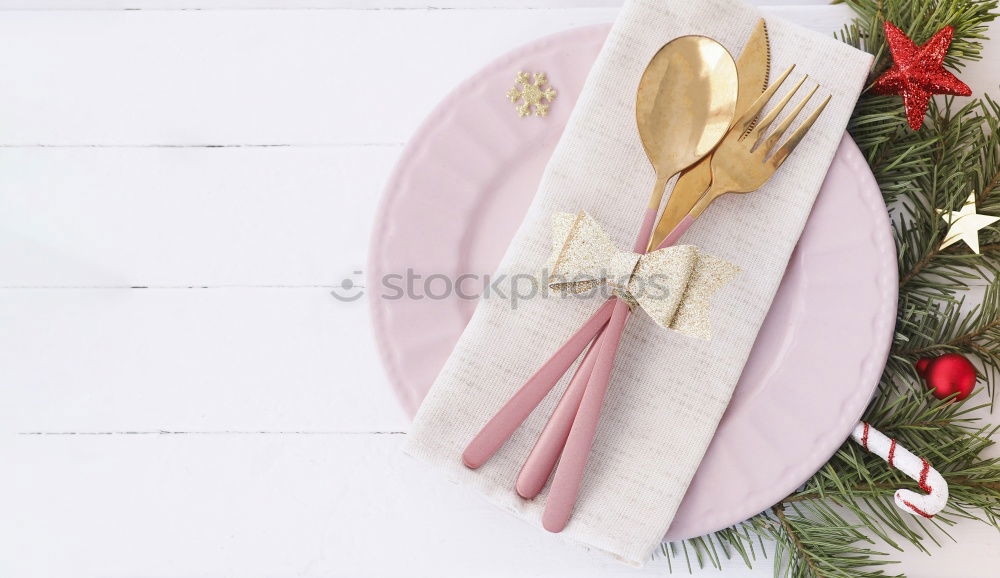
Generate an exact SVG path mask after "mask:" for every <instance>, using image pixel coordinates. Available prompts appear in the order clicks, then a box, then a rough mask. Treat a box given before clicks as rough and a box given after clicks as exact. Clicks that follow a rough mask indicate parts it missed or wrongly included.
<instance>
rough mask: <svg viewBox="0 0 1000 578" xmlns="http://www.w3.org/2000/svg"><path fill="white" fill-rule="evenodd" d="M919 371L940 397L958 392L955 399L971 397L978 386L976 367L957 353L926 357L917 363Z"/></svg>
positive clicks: (935, 394)
mask: <svg viewBox="0 0 1000 578" xmlns="http://www.w3.org/2000/svg"><path fill="white" fill-rule="evenodd" d="M915 365H916V368H917V373H918V374H920V376H921V377H923V378H924V381H925V382H926V383H927V387H929V388H930V389H931V390H932V391H933V394H934V397H936V398H938V399H945V398H947V397H948V396H950V395H952V394H955V393H957V394H958V395H957V396H956V397H955V399H965V398H967V397H969V394H971V393H972V390H973V389H975V387H976V367H975V366H974V365H972V362H971V361H969V360H968V359H966V358H965V357H963V356H962V355H959V354H957V353H946V354H944V355H940V356H938V357H933V358H928V357H925V358H923V359H921V360H919V361H917V363H916V364H915Z"/></svg>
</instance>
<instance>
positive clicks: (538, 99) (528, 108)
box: [507, 72, 556, 118]
mask: <svg viewBox="0 0 1000 578" xmlns="http://www.w3.org/2000/svg"><path fill="white" fill-rule="evenodd" d="M548 81H549V80H548V78H547V77H546V76H545V73H544V72H536V73H534V74H533V75H529V74H528V73H527V72H518V73H517V74H516V75H515V76H514V82H515V83H516V85H515V86H514V87H512V88H511V89H510V90H508V91H507V98H509V99H510V101H511V102H513V103H514V108H515V109H516V110H517V115H518V116H520V117H521V118H524V117H526V116H528V115H529V114H531V113H532V112H534V113H535V116H545V115H547V114H548V113H549V104H550V103H551V102H552V101H553V100H555V98H556V91H555V90H553V89H552V87H551V86H546V84H547V83H548ZM518 101H520V102H518ZM543 101H544V102H543Z"/></svg>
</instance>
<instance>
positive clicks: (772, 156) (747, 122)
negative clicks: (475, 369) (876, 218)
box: [542, 65, 830, 532]
mask: <svg viewBox="0 0 1000 578" xmlns="http://www.w3.org/2000/svg"><path fill="white" fill-rule="evenodd" d="M793 68H794V65H793V66H791V67H789V68H788V70H786V71H785V72H784V73H783V74H782V75H781V76H780V77H779V78H778V79H777V80H775V82H774V83H773V84H772V85H771V86H769V87H768V89H767V90H765V91H764V93H763V94H761V95H760V96H759V97H758V98H757V100H755V101H754V103H753V104H752V105H750V108H748V109H747V110H746V111H745V112H744V113H743V116H741V117H740V118H739V120H737V121H736V123H735V124H734V125H733V126H732V127H731V128H730V129H729V132H728V133H726V136H724V137H723V139H722V142H721V143H720V144H719V146H718V148H717V149H716V150H715V154H714V156H713V157H712V184H711V185H710V186H709V188H708V190H706V191H705V192H704V193H703V194H702V195H701V197H700V198H699V199H698V201H697V202H696V203H695V205H694V207H693V208H692V209H691V211H689V212H688V214H687V215H686V216H685V217H684V218H683V219H681V221H680V223H678V224H677V226H676V227H675V228H674V230H673V231H671V232H670V234H669V235H667V237H666V238H665V239H664V240H663V241H662V242H661V243H660V245H659V247H658V248H663V247H668V246H670V245H673V244H674V243H675V242H676V241H677V239H678V238H680V236H681V235H683V234H684V232H685V231H686V230H687V229H688V228H689V227H690V226H691V223H693V222H694V221H695V219H697V218H698V217H699V216H700V215H701V214H702V213H703V212H704V211H705V209H706V208H708V206H709V205H710V204H712V202H713V201H715V199H718V198H719V197H721V196H722V195H725V194H727V193H749V192H751V191H755V190H757V189H758V188H760V187H761V185H763V184H764V183H765V182H767V180H768V179H769V178H771V176H773V175H774V173H775V171H777V170H778V167H779V166H781V164H782V163H783V162H784V161H785V159H787V158H788V155H789V154H791V152H792V150H793V149H794V148H795V147H796V146H797V145H798V144H799V142H800V141H801V140H802V137H804V136H805V134H806V133H807V132H808V131H809V129H810V128H812V126H813V124H814V123H815V122H816V119H817V118H819V115H820V114H821V113H822V112H823V109H824V108H825V107H826V105H827V103H828V102H829V101H830V97H827V98H826V99H825V100H824V101H823V102H822V104H820V105H819V106H818V107H817V108H816V110H814V111H813V112H812V114H810V115H809V117H808V118H806V120H804V121H803V122H802V124H801V125H800V126H799V127H798V128H797V129H795V131H794V132H793V133H792V134H791V136H790V137H789V138H788V140H787V141H785V143H784V144H782V145H781V146H780V147H777V146H776V145H777V144H778V141H780V140H781V137H782V136H783V135H784V133H785V132H787V130H788V129H789V127H791V125H792V123H793V122H794V121H795V118H796V117H797V116H798V115H799V113H801V112H802V109H803V108H805V106H806V104H807V103H808V102H809V99H811V98H812V96H813V94H815V93H816V90H817V89H818V88H819V86H816V87H815V88H813V89H812V90H811V91H810V92H809V94H808V95H806V97H805V98H803V99H802V101H801V102H799V104H797V105H796V106H795V108H794V109H792V111H791V112H790V113H789V114H788V116H787V117H786V118H785V119H784V120H782V122H781V123H780V124H779V125H778V126H777V128H775V130H774V132H773V133H771V134H770V135H767V136H766V137H765V132H766V131H767V129H768V128H769V127H770V126H771V124H773V123H774V121H775V120H776V119H777V118H778V116H779V115H780V114H781V111H782V110H783V109H784V108H785V106H786V105H787V104H788V103H789V101H790V100H791V99H792V96H794V94H795V92H796V91H797V90H798V89H799V87H801V86H802V84H803V82H805V80H806V78H805V77H803V78H802V80H800V81H799V82H798V83H796V85H795V86H794V87H793V88H792V89H791V90H790V91H789V92H788V94H786V95H785V96H784V97H783V98H782V99H781V100H780V101H779V102H778V104H777V105H776V106H775V107H774V109H773V110H772V111H770V112H769V113H768V114H767V115H766V116H765V117H764V118H762V119H761V120H760V121H759V122H758V123H757V125H756V126H754V127H753V128H752V129H751V124H752V123H753V120H754V118H756V117H757V116H758V115H759V114H760V112H761V110H763V108H764V106H765V105H766V104H767V103H768V101H769V100H770V99H771V97H772V96H774V93H775V92H777V90H778V88H779V87H780V86H781V84H782V83H783V82H784V81H785V79H786V78H788V75H789V74H790V73H791V72H792V69H793ZM629 313H630V309H629V307H628V305H627V304H625V302H624V301H618V302H617V303H616V304H615V309H614V312H613V313H612V315H611V319H610V320H609V321H608V325H607V327H606V328H605V329H604V333H603V334H602V335H601V336H599V337H598V338H597V339H598V341H597V342H595V344H594V346H593V347H599V350H598V353H597V358H596V360H595V361H594V365H593V368H592V373H591V375H590V380H589V381H588V382H587V383H586V385H582V384H581V386H582V387H584V388H585V390H584V392H583V394H582V398H581V399H580V402H579V403H580V405H579V409H578V410H577V411H576V416H575V417H574V419H573V423H572V427H571V429H570V431H569V434H568V437H567V438H566V445H565V447H564V448H563V451H562V454H561V456H560V459H559V465H558V466H557V467H556V472H555V476H554V477H553V480H552V487H551V489H550V491H549V497H548V501H547V502H546V504H545V511H544V512H543V514H542V526H543V527H544V528H545V529H547V530H549V531H550V532H560V531H562V529H563V528H564V527H565V526H566V523H567V522H568V521H569V518H570V515H571V514H572V512H573V507H574V505H575V504H576V498H577V496H578V495H579V491H580V483H581V482H582V480H583V473H584V470H585V469H586V465H587V458H588V454H589V453H590V448H591V445H592V444H593V438H594V433H595V432H596V430H597V423H598V420H599V419H600V411H601V405H602V404H603V402H604V395H605V393H606V392H607V389H608V382H609V380H610V378H611V370H612V368H613V366H614V360H615V356H616V354H617V352H618V344H619V342H620V341H621V336H622V332H623V331H624V329H625V323H626V322H627V321H628V317H629ZM570 387H573V384H572V383H571V384H570ZM578 387H580V386H578Z"/></svg>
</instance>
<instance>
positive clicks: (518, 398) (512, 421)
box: [462, 36, 738, 468]
mask: <svg viewBox="0 0 1000 578" xmlns="http://www.w3.org/2000/svg"><path fill="white" fill-rule="evenodd" d="M737 87H738V79H737V73H736V63H735V61H734V60H733V57H732V55H730V54H729V51H727V50H726V49H725V47H723V46H722V45H721V44H719V43H718V42H716V41H715V40H712V39H711V38H707V37H704V36H681V37H679V38H675V39H674V40H672V41H670V42H668V43H667V44H666V45H664V46H663V48H661V49H660V50H659V52H657V53H656V55H655V56H653V59H652V60H651V61H650V63H649V64H648V65H647V67H646V70H645V71H644V72H643V75H642V79H641V80H640V82H639V89H638V92H637V96H636V122H637V124H638V128H639V136H640V138H641V140H642V145H643V148H644V149H645V150H646V154H647V155H648V156H649V159H650V161H651V163H652V164H653V168H654V169H655V171H656V184H655V186H654V188H653V191H652V193H651V194H650V200H649V204H648V206H647V209H646V213H645V215H644V217H643V223H642V226H641V227H640V234H639V238H638V239H637V240H636V244H635V247H636V248H635V251H636V252H639V251H642V250H643V249H645V247H646V245H647V244H648V242H649V237H650V235H651V234H652V231H653V226H654V224H655V221H656V215H657V214H658V213H659V209H660V202H661V201H662V199H663V193H664V189H665V188H666V185H667V182H668V181H669V180H670V179H671V178H672V177H673V176H674V175H676V174H677V173H679V172H681V171H682V170H684V169H685V168H687V167H689V166H691V165H693V164H695V163H696V162H698V161H699V160H701V159H702V158H703V157H704V156H706V155H707V154H708V153H710V152H711V151H712V149H714V148H715V146H716V145H717V144H718V143H719V141H720V140H721V139H722V137H723V136H724V135H725V134H726V132H727V131H728V130H729V127H730V125H731V124H732V119H733V117H734V116H735V109H736V98H737V93H738V88H737ZM709 96H711V98H709ZM616 301H617V300H616V299H612V300H609V301H608V302H607V303H605V304H604V305H603V306H602V307H601V308H600V309H598V311H597V312H596V313H595V314H594V315H593V316H591V318H590V319H589V320H587V322H586V324H585V326H584V328H582V329H581V331H579V332H577V333H576V334H574V335H573V337H571V338H570V340H569V341H567V342H566V343H565V344H564V345H563V346H562V347H561V348H560V349H559V350H558V351H557V352H556V354H555V355H553V357H552V358H551V359H550V360H549V361H548V362H546V363H545V365H543V366H542V367H541V368H540V369H539V370H538V371H537V372H535V374H534V375H533V376H532V377H531V378H530V379H529V380H528V382H527V383H525V384H524V385H523V386H522V387H521V389H519V390H518V391H517V392H516V393H515V394H514V396H513V397H511V399H510V400H508V401H507V403H506V404H504V405H503V406H502V407H501V408H500V410H499V411H498V412H497V413H496V415H494V416H493V418H491V419H490V420H489V421H488V422H487V423H486V425H485V426H484V427H483V429H482V430H481V431H480V432H479V433H478V434H477V435H476V437H474V438H473V439H472V441H471V442H469V445H468V446H467V447H466V449H465V451H464V452H463V453H462V461H463V463H465V465H466V466H468V467H470V468H478V467H479V466H481V465H482V464H483V463H485V462H486V460H488V459H489V458H490V456H492V455H493V454H494V453H495V452H496V451H497V450H498V449H499V448H500V447H501V446H502V445H503V444H504V442H505V441H506V440H507V439H508V438H509V437H510V436H511V435H512V434H513V433H514V431H515V430H516V429H517V428H518V427H519V426H520V425H521V423H523V422H524V420H525V419H526V418H527V417H528V415H529V414H530V413H531V411H532V410H533V409H534V408H535V407H536V406H537V405H538V404H539V403H540V402H541V400H542V399H543V398H544V397H545V395H546V394H547V393H548V392H549V391H551V389H552V388H553V387H554V386H555V384H556V383H557V382H558V381H559V380H560V379H561V378H562V376H563V375H564V374H565V373H566V371H567V370H568V369H569V367H570V366H571V365H572V363H573V361H574V360H575V359H576V358H577V357H578V356H579V354H580V352H582V351H583V349H584V348H585V347H586V346H587V344H588V343H590V342H591V341H593V339H594V337H595V336H596V335H597V334H598V333H599V332H600V330H601V328H602V327H603V325H604V323H605V322H607V320H608V319H609V318H610V317H611V313H612V310H613V309H614V304H615V303H616Z"/></svg>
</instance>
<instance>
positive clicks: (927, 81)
mask: <svg viewBox="0 0 1000 578" xmlns="http://www.w3.org/2000/svg"><path fill="white" fill-rule="evenodd" d="M953 32H954V30H953V29H952V27H951V26H945V27H944V28H942V29H941V30H938V31H937V33H936V34H934V36H933V37H932V38H931V39H930V40H928V41H927V43H926V44H924V45H923V46H917V45H916V44H914V43H913V41H912V40H910V39H909V38H908V37H907V36H906V34H904V33H903V31H902V30H900V29H899V28H896V26H895V25H893V24H892V23H891V22H886V23H885V39H886V41H888V43H889V50H890V51H891V52H892V60H893V65H892V68H890V69H889V70H887V71H886V72H885V74H883V75H882V76H880V77H879V78H878V80H876V81H875V84H874V85H873V86H872V91H873V92H875V93H876V94H900V95H902V96H903V106H904V107H905V108H906V118H907V120H908V121H909V123H910V128H912V129H913V130H917V129H918V128H920V127H921V125H923V124H924V114H926V113H927V102H928V101H929V100H930V98H931V95H933V94H955V95H959V96H969V95H970V94H972V91H971V90H969V87H968V86H967V85H966V84H965V83H964V82H962V81H961V80H959V79H958V78H957V77H956V76H955V75H954V74H952V73H950V72H948V71H947V70H945V69H944V67H943V66H942V65H941V64H942V62H944V55H945V54H947V53H948V47H949V46H950V45H951V36H952V34H953Z"/></svg>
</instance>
